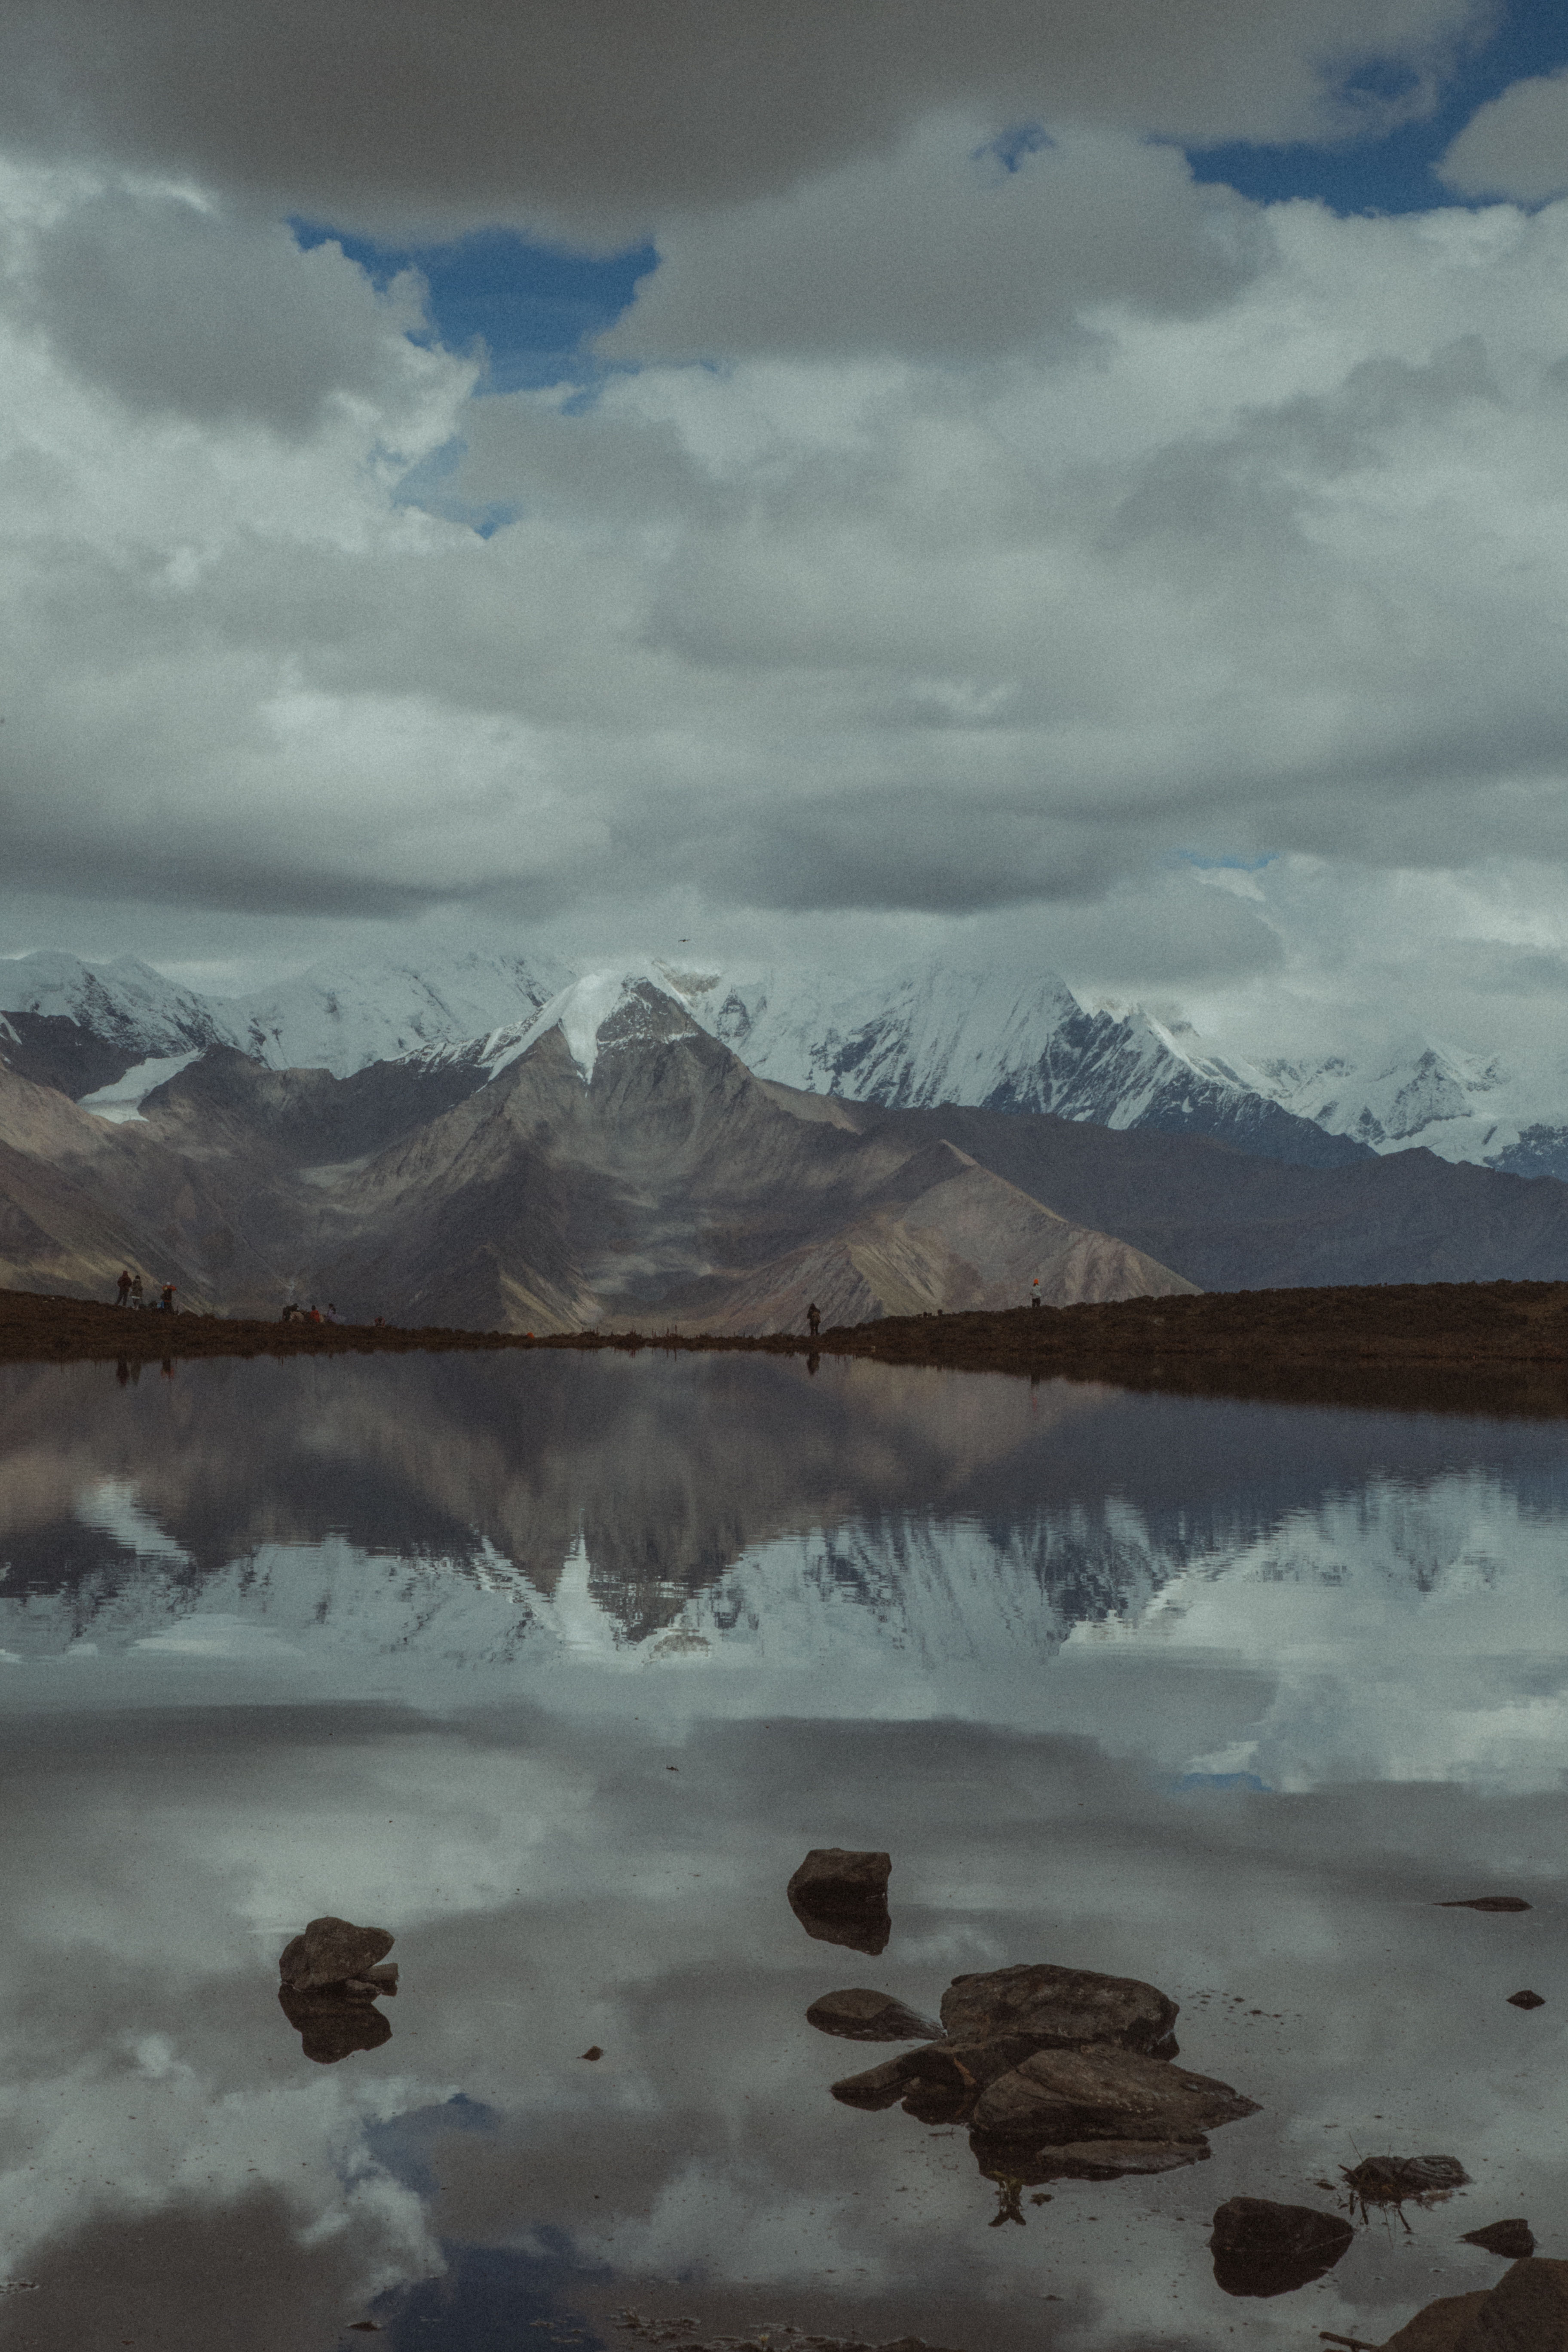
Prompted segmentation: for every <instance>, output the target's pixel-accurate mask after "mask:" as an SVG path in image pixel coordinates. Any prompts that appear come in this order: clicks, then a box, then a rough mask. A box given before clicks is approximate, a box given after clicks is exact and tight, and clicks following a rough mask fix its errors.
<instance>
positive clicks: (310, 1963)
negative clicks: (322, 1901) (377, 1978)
mask: <svg viewBox="0 0 1568 2352" xmlns="http://www.w3.org/2000/svg"><path fill="white" fill-rule="evenodd" d="M396 1940H397V1938H396V1937H395V1936H392V1935H389V1934H388V1933H387V1931H386V1929H385V1928H384V1927H355V1926H354V1925H353V1922H352V1921H351V1920H348V1919H334V1918H332V1917H331V1916H326V1917H324V1918H321V1919H312V1920H311V1922H310V1926H309V1927H307V1928H306V1930H305V1932H304V1934H303V1935H302V1936H296V1937H294V1940H293V1942H292V1943H290V1944H287V1945H285V1947H284V1948H283V1951H282V1954H281V1956H280V1957H279V1962H278V1971H279V1975H280V1976H281V1978H282V1979H283V1981H284V1983H285V1984H291V1985H297V1986H298V1987H299V1988H300V1990H301V1991H302V1992H308V1991H309V1990H310V1989H311V1988H312V1987H313V1986H316V1985H335V1984H346V1983H347V1982H348V1981H349V1979H350V1978H351V1977H360V1978H368V1976H369V1972H370V1970H371V1969H374V1967H375V1965H376V1962H377V1961H378V1960H384V1959H385V1958H386V1956H387V1954H388V1952H390V1951H391V1949H392V1948H393V1945H394V1944H395V1942H396ZM391 1989H392V1988H389V1987H387V1986H383V1988H382V1990H391Z"/></svg>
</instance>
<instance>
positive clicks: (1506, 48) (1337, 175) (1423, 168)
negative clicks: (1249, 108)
mask: <svg viewBox="0 0 1568 2352" xmlns="http://www.w3.org/2000/svg"><path fill="white" fill-rule="evenodd" d="M1563 66H1568V8H1564V7H1563V5H1561V0H1510V5H1508V6H1506V7H1504V8H1503V9H1501V10H1500V12H1499V16H1498V19H1497V28H1496V30H1495V31H1494V32H1493V34H1492V35H1491V37H1490V38H1489V39H1486V40H1482V41H1479V42H1478V43H1476V44H1475V45H1474V47H1469V48H1466V49H1463V50H1461V51H1460V53H1459V55H1458V58H1457V60H1456V68H1455V71H1454V73H1453V75H1452V77H1451V78H1450V79H1448V80H1447V81H1446V82H1445V84H1444V86H1443V89H1442V90H1441V91H1440V93H1439V98H1438V103H1437V106H1436V109H1435V110H1434V111H1433V112H1432V113H1431V114H1430V115H1429V116H1427V117H1426V120H1425V121H1419V122H1405V123H1401V124H1400V125H1399V126H1398V128H1397V129H1395V130H1394V131H1388V132H1387V133H1386V134H1385V135H1384V136H1383V137H1381V138H1379V137H1376V136H1370V137H1368V138H1365V139H1352V140H1347V141H1345V142H1342V143H1339V144H1336V145H1333V146H1310V145H1307V144H1305V143H1302V144H1299V145H1294V146H1280V147H1270V146H1255V145H1252V144H1249V143H1248V142H1245V141H1240V140H1237V141H1230V142H1226V144H1225V145H1223V146H1216V147H1189V148H1188V149H1187V150H1186V154H1187V158H1188V161H1189V162H1190V163H1191V164H1192V166H1193V169H1194V173H1196V174H1197V177H1198V178H1199V179H1200V180H1220V181H1224V182H1225V183H1226V184H1227V185H1228V186H1230V187H1233V188H1236V189H1237V190H1238V191H1239V193H1240V194H1242V195H1244V196H1251V197H1253V198H1254V199H1255V200H1256V201H1257V202H1258V203H1259V204H1279V203H1281V202H1283V201H1284V200H1285V199H1286V198H1288V197H1291V196H1310V197H1315V198H1316V199H1317V200H1318V201H1319V202H1320V203H1321V204H1325V205H1328V206H1329V208H1330V210H1331V211H1332V212H1336V213H1341V214H1350V213H1418V212H1431V211H1432V210H1433V209H1434V208H1435V207H1436V206H1437V205H1472V208H1473V204H1472V200H1471V199H1468V198H1466V197H1462V196H1458V195H1456V194H1454V192H1453V190H1452V189H1451V188H1446V187H1445V186H1444V185H1443V183H1442V181H1441V180H1439V179H1438V177H1437V174H1436V169H1435V168H1434V167H1435V166H1436V164H1437V163H1439V162H1440V161H1441V160H1442V157H1443V154H1444V152H1445V151H1446V150H1447V147H1448V146H1449V145H1450V144H1451V142H1453V141H1454V140H1455V139H1456V138H1457V137H1458V134H1459V132H1460V131H1462V130H1463V129H1464V127H1465V125H1466V123H1467V122H1468V121H1469V119H1470V117H1471V115H1472V114H1474V113H1475V112H1476V110H1477V109H1478V108H1479V107H1482V106H1485V105H1486V103H1487V101H1488V100H1489V99H1494V98H1497V97H1498V96H1500V93H1501V92H1502V91H1503V90H1505V89H1508V87H1509V85H1510V83H1511V82H1516V81H1525V80H1528V79H1531V78H1533V77H1534V76H1536V75H1540V74H1551V73H1555V72H1557V71H1558V69H1559V68H1561V67H1563ZM1414 83H1415V77H1414V76H1413V75H1412V74H1411V73H1410V72H1409V71H1408V70H1407V69H1406V68H1404V67H1401V66H1396V65H1394V64H1392V63H1386V64H1379V63H1377V62H1376V61H1373V63H1372V64H1370V65H1367V66H1364V67H1362V68H1358V69H1357V71H1356V72H1355V73H1354V74H1352V75H1351V76H1350V77H1349V78H1348V79H1346V81H1345V82H1344V83H1343V84H1342V88H1343V89H1344V90H1345V92H1346V94H1347V95H1348V96H1350V97H1352V99H1353V98H1354V97H1355V96H1356V95H1357V94H1358V93H1361V94H1364V95H1365V96H1366V97H1367V98H1369V99H1375V100H1378V101H1379V102H1380V103H1386V102H1387V101H1389V100H1398V99H1400V98H1402V97H1404V96H1405V95H1406V94H1407V93H1408V90H1409V89H1411V88H1412V87H1413V86H1414Z"/></svg>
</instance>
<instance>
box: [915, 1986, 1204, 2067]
mask: <svg viewBox="0 0 1568 2352" xmlns="http://www.w3.org/2000/svg"><path fill="white" fill-rule="evenodd" d="M1176 2016H1177V2010H1176V2004H1175V2002H1174V2001H1173V2000H1168V1999H1167V1997H1166V1996H1165V1994H1164V1993H1163V1992H1161V1991H1160V1990H1158V1989H1157V1988H1156V1987H1155V1986H1153V1985H1151V1984H1144V1983H1142V1981H1141V1980H1140V1979H1138V1978H1137V1977H1105V1976H1099V1975H1097V1974H1096V1973H1095V1972H1094V1970H1092V1969H1058V1968H1051V1967H1048V1966H1046V1965H1044V1964H1039V1965H1036V1966H1032V1967H1031V1966H1025V1967H1021V1968H1016V1969H990V1970H989V1971H988V1972H987V1973H986V1974H984V1975H983V1976H969V1977H954V1979H953V1980H952V1983H951V1984H950V1985H949V1987H948V1989H947V1990H946V1991H945V1992H944V1993H943V1995H942V2030H943V2032H945V2033H946V2035H947V2037H948V2039H949V2040H950V2041H951V2042H986V2041H990V2040H991V2039H992V2038H993V2037H994V2036H995V2035H997V2034H1002V2033H1022V2034H1026V2035H1027V2037H1028V2039H1029V2041H1030V2042H1031V2043H1032V2045H1033V2047H1034V2048H1035V2049H1037V2050H1052V2049H1055V2050H1069V2049H1076V2048H1077V2047H1078V2046H1079V2044H1080V2043H1082V2042H1120V2043H1121V2045H1122V2047H1123V2048H1124V2049H1128V2050H1143V2051H1147V2052H1149V2053H1152V2054H1164V2053H1163V2052H1161V2051H1159V2049H1158V2047H1157V2045H1160V2044H1162V2043H1163V2042H1165V2041H1166V2040H1167V2039H1168V2038H1169V2035H1170V2032H1171V2028H1172V2027H1173V2025H1174V2023H1175V2021H1176ZM1170 2054H1172V2055H1174V2052H1173V2051H1172V2053H1170Z"/></svg>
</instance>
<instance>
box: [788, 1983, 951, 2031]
mask: <svg viewBox="0 0 1568 2352" xmlns="http://www.w3.org/2000/svg"><path fill="white" fill-rule="evenodd" d="M805 2021H806V2023H807V2024H808V2025H815V2026H816V2029H817V2031H818V2032H819V2033H837V2034H840V2035H842V2037H843V2038H844V2040H845V2041H846V2042H931V2041H934V2040H935V2039H936V2037H937V2035H938V2034H940V2033H941V2032H942V2028H941V2026H940V2025H933V2024H932V2023H931V2021H930V2019H929V2018H924V2017H917V2016H916V2015H915V2012H914V2011H913V2010H912V2009H906V2007H905V2006H904V2004H903V2002H902V2001H901V2000H894V1999H893V1997H892V1995H891V1994H890V1993H885V1992H869V1991H867V1990H864V1989H863V1988H862V1987H860V1986H855V1987H852V1988H851V1990H849V1991H847V1992H825V1993H824V1994H823V1996H822V1999H821V2000H814V2001H813V2002H812V2004H811V2007H810V2008H809V2009H808V2010H807V2011H806V2012H805Z"/></svg>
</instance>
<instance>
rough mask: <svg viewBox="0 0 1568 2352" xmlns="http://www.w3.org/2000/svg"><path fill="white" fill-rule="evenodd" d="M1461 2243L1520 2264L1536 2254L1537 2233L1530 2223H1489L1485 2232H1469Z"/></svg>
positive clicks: (1466, 2232)
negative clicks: (1527, 2257) (1527, 2255)
mask: <svg viewBox="0 0 1568 2352" xmlns="http://www.w3.org/2000/svg"><path fill="white" fill-rule="evenodd" d="M1460 2244H1461V2245H1466V2246H1479V2247H1480V2248H1481V2249H1482V2250H1483V2252H1486V2253H1489V2254H1501V2255H1503V2256H1504V2257H1505V2258H1506V2259H1507V2260H1508V2261H1509V2262H1510V2263H1518V2262H1522V2261H1523V2259H1524V2257H1525V2255H1526V2254H1532V2253H1533V2252H1535V2232H1534V2231H1533V2230H1532V2229H1531V2226H1530V2224H1529V2222H1528V2221H1489V2222H1488V2223H1487V2226H1486V2228H1485V2229H1484V2230H1467V2231H1465V2234H1464V2236H1463V2238H1462V2239H1461V2240H1460Z"/></svg>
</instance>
